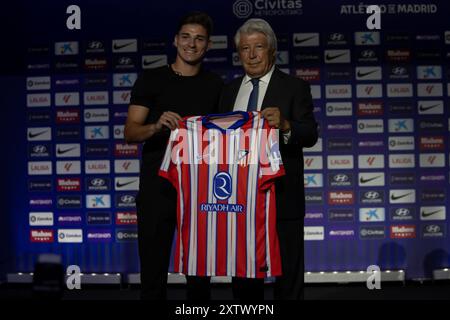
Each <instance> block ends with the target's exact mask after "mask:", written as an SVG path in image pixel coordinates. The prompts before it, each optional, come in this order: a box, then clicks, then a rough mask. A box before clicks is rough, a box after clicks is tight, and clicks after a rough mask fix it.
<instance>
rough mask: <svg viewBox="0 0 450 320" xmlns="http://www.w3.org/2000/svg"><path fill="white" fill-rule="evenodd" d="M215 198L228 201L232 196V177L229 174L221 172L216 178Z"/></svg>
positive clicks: (214, 186)
mask: <svg viewBox="0 0 450 320" xmlns="http://www.w3.org/2000/svg"><path fill="white" fill-rule="evenodd" d="M213 190H214V196H215V197H216V198H217V199H219V200H226V199H228V198H229V197H230V196H231V192H232V186H231V176H230V175H229V174H228V173H227V172H219V173H217V174H216V175H215V176H214V185H213Z"/></svg>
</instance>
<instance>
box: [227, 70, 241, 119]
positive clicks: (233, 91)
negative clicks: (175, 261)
mask: <svg viewBox="0 0 450 320" xmlns="http://www.w3.org/2000/svg"><path fill="white" fill-rule="evenodd" d="M243 79H244V77H240V78H237V79H236V80H235V81H233V82H232V83H231V84H230V86H231V88H230V91H229V92H230V95H229V97H228V99H229V103H228V104H227V105H228V111H233V108H234V104H235V103H236V98H237V95H238V93H239V88H240V87H241V83H242V80H243Z"/></svg>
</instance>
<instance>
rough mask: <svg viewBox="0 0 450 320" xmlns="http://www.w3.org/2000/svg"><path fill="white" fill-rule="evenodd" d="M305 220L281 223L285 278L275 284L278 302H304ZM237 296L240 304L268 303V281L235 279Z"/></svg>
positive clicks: (279, 232)
mask: <svg viewBox="0 0 450 320" xmlns="http://www.w3.org/2000/svg"><path fill="white" fill-rule="evenodd" d="M303 225H304V223H303V220H284V221H277V232H278V238H279V241H280V254H281V265H282V273H283V275H282V276H280V277H277V278H276V280H275V284H274V299H275V300H303V298H304V296H303V290H304V270H305V267H304V256H303V253H304V245H303ZM232 287H233V296H234V298H235V299H238V300H254V301H256V300H264V280H263V279H245V278H233V280H232Z"/></svg>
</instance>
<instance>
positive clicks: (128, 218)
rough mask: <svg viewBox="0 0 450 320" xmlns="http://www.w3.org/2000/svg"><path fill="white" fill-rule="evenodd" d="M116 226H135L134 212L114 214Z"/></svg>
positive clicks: (135, 217)
mask: <svg viewBox="0 0 450 320" xmlns="http://www.w3.org/2000/svg"><path fill="white" fill-rule="evenodd" d="M116 224H117V225H136V224H137V215H136V212H117V213H116Z"/></svg>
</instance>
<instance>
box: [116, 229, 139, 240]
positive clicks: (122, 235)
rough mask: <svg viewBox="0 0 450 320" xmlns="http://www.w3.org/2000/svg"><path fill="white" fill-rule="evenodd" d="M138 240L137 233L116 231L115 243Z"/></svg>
mask: <svg viewBox="0 0 450 320" xmlns="http://www.w3.org/2000/svg"><path fill="white" fill-rule="evenodd" d="M137 239H138V233H137V231H131V230H116V241H117V242H128V241H132V242H134V241H136V240H137Z"/></svg>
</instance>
